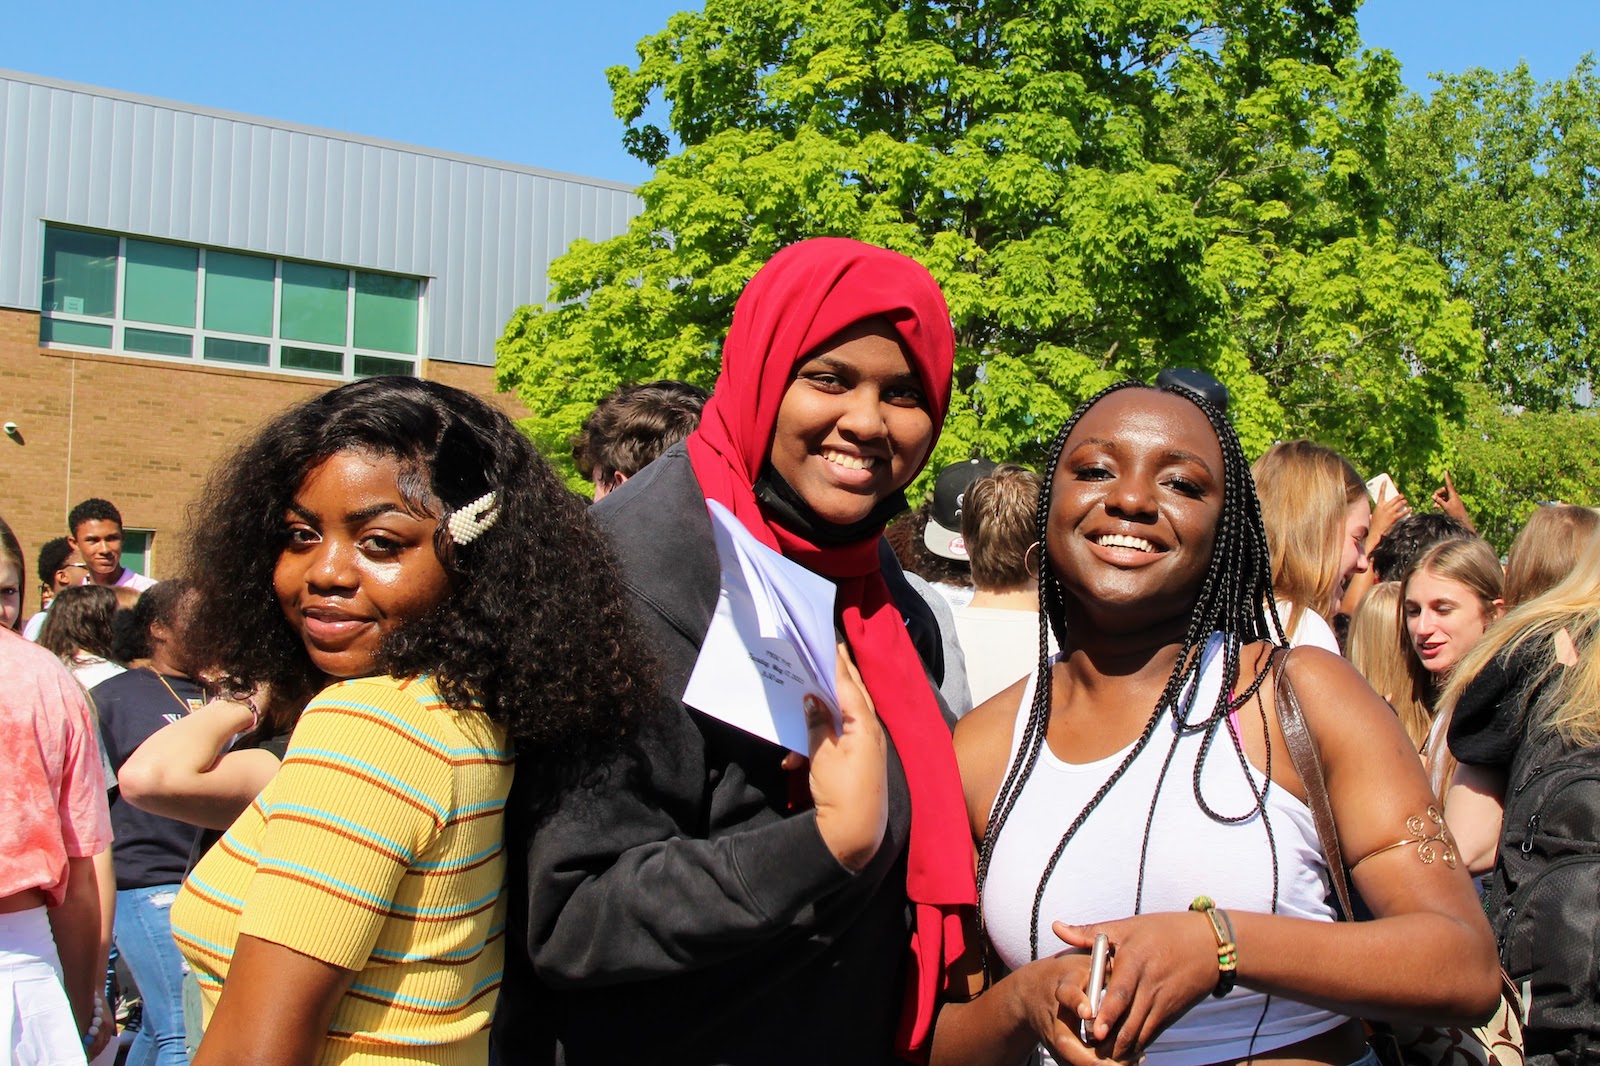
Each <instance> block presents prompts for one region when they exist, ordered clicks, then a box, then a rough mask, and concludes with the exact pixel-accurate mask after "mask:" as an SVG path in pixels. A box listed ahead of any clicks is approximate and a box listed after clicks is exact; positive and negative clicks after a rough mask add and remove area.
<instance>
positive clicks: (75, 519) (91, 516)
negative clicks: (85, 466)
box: [67, 496, 122, 537]
mask: <svg viewBox="0 0 1600 1066" xmlns="http://www.w3.org/2000/svg"><path fill="white" fill-rule="evenodd" d="M85 522H115V523H116V524H117V525H118V526H119V527H120V526H121V525H122V512H121V511H119V510H117V505H116V504H114V503H112V502H111V501H110V500H102V499H101V498H100V497H98V496H91V497H90V498H89V499H87V500H84V501H83V502H82V503H80V504H78V505H77V506H76V507H74V508H73V509H72V510H71V511H69V512H68V513H67V532H68V533H70V534H72V535H73V536H74V537H76V536H77V535H78V527H79V526H81V525H83V524H84V523H85Z"/></svg>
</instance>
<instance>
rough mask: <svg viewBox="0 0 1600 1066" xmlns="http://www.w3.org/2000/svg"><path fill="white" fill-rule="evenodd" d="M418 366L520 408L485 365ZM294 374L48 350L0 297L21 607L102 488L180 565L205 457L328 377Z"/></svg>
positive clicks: (161, 558) (35, 319)
mask: <svg viewBox="0 0 1600 1066" xmlns="http://www.w3.org/2000/svg"><path fill="white" fill-rule="evenodd" d="M423 373H424V375H425V376H427V377H430V378H435V379H437V380H440V381H443V382H445V383H447V384H450V385H454V386H456V387H457V388H462V389H466V390H468V391H470V392H474V393H477V394H478V395H480V396H483V397H484V398H485V399H488V400H490V401H491V402H493V403H495V405H496V406H498V407H500V408H501V409H502V410H505V411H506V413H507V414H510V415H512V416H513V417H516V418H521V417H526V415H527V411H526V410H525V409H524V408H523V407H522V406H521V404H519V403H517V401H516V400H515V398H514V397H511V396H507V395H504V394H496V393H494V392H493V389H494V371H493V369H492V368H490V367H476V366H465V365H460V364H455V363H441V362H435V361H431V360H430V361H428V362H427V363H425V365H424V368H423ZM332 387H333V385H332V384H324V383H322V382H319V381H315V380H309V379H305V378H298V377H292V376H289V375H275V374H262V373H254V372H250V371H243V370H230V369H225V368H222V367H214V366H200V365H194V366H189V365H178V364H173V363H163V362H158V361H154V360H142V359H132V358H125V357H123V356H113V355H93V354H79V353H71V352H62V351H59V350H55V349H51V350H48V351H46V350H43V349H41V348H40V347H39V316H38V314H37V313H34V312H29V311H14V310H8V309H3V308H0V422H15V423H16V424H17V428H18V433H17V437H15V438H10V437H0V517H4V518H5V520H6V521H7V522H8V523H9V524H10V525H11V528H12V529H13V530H15V531H16V534H17V536H18V538H19V539H20V540H21V541H22V549H23V554H24V555H25V556H26V559H25V560H24V561H25V562H26V564H27V570H28V572H27V574H26V575H24V587H25V588H26V589H27V595H26V596H25V597H24V601H23V611H24V616H26V615H29V614H32V613H33V612H34V611H36V610H38V606H39V598H38V590H37V588H36V585H37V578H36V577H35V576H34V573H33V569H34V563H35V561H36V559H37V556H38V552H39V547H40V545H41V544H43V543H44V542H45V541H46V540H49V539H50V538H51V537H58V536H63V535H65V534H66V532H67V530H66V517H67V511H68V509H70V508H71V506H72V505H73V504H74V503H77V502H78V501H80V500H83V499H86V498H88V497H90V496H101V497H104V498H106V499H108V500H110V501H111V502H113V503H115V504H116V505H117V507H118V509H119V510H121V512H122V519H123V522H124V523H125V524H126V525H128V526H130V527H133V528H138V529H153V530H155V531H156V532H155V537H154V539H153V542H152V545H151V567H150V569H151V571H152V574H153V576H155V577H162V576H166V575H171V574H173V573H175V572H177V570H178V569H179V568H180V567H181V566H182V550H183V532H184V529H185V520H186V515H187V511H188V508H189V506H190V504H191V503H192V502H193V500H194V499H195V498H196V496H197V495H198V494H199V492H200V489H201V487H202V486H203V484H204V482H205V478H206V475H207V473H208V472H209V471H210V470H211V468H212V466H214V465H215V464H216V462H217V461H218V460H219V459H221V458H222V457H223V456H224V455H226V454H227V453H228V452H229V451H230V450H231V449H232V448H233V447H234V446H236V445H237V444H238V443H239V442H240V441H241V440H242V439H243V438H244V436H245V435H247V434H248V433H249V432H250V431H251V430H252V429H254V428H255V427H256V426H258V425H260V424H261V423H262V422H263V421H265V420H266V419H267V418H269V417H270V416H272V415H274V414H276V413H278V412H279V411H281V410H283V409H284V408H285V407H287V406H289V405H291V404H294V403H298V402H300V401H302V400H306V399H309V398H310V397H312V396H315V395H317V394H318V393H321V392H325V391H326V390H327V389H329V388H332Z"/></svg>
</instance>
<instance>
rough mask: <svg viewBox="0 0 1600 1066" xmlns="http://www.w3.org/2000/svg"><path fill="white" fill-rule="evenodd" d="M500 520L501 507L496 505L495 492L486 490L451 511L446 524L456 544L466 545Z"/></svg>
mask: <svg viewBox="0 0 1600 1066" xmlns="http://www.w3.org/2000/svg"><path fill="white" fill-rule="evenodd" d="M499 520H500V509H499V508H498V507H497V506H495V498H494V493H493V492H486V493H484V494H483V495H482V496H479V497H478V498H477V499H476V500H473V501H472V502H471V503H469V504H467V505H466V506H464V507H458V508H456V509H455V511H453V512H451V515H450V517H449V519H448V520H446V522H445V525H446V527H447V528H448V529H449V530H450V539H451V540H453V541H455V542H456V544H458V545H461V546H466V545H468V544H471V543H472V542H473V541H475V540H477V539H478V537H479V536H481V535H482V534H483V532H484V531H485V530H487V529H488V528H489V527H491V526H493V525H494V524H495V523H496V522H497V521H499Z"/></svg>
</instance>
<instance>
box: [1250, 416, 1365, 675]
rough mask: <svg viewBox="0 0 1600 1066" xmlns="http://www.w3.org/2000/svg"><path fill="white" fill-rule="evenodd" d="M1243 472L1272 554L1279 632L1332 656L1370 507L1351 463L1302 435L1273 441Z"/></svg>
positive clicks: (1361, 562)
mask: <svg viewBox="0 0 1600 1066" xmlns="http://www.w3.org/2000/svg"><path fill="white" fill-rule="evenodd" d="M1250 473H1251V475H1252V476H1253V477H1254V479H1255V484H1256V494H1257V495H1258V496H1259V497H1260V499H1261V520H1262V523H1263V525H1264V526H1265V527H1266V531H1267V551H1268V553H1269V554H1270V556H1271V558H1272V595H1273V598H1274V599H1276V600H1277V606H1278V617H1279V618H1280V619H1282V621H1283V625H1284V629H1285V634H1284V635H1285V637H1286V639H1287V640H1288V642H1289V643H1290V644H1292V645H1301V644H1311V645H1314V646H1316V647H1319V648H1325V649H1327V650H1328V651H1331V652H1334V653H1335V654H1337V653H1338V652H1339V642H1338V640H1337V639H1336V638H1335V637H1334V633H1333V627H1332V622H1333V616H1334V613H1335V612H1336V611H1337V609H1338V604H1339V601H1340V599H1341V598H1342V597H1343V596H1344V591H1345V589H1346V587H1348V586H1349V584H1350V579H1351V578H1352V577H1354V576H1355V575H1356V574H1360V573H1365V572H1366V570H1367V567H1368V562H1367V531H1368V528H1369V526H1370V524H1371V522H1372V504H1371V503H1370V502H1369V500H1368V498H1367V486H1366V483H1365V482H1363V481H1362V480H1361V475H1360V474H1358V473H1356V470H1355V467H1353V466H1351V465H1350V463H1349V462H1348V461H1347V460H1346V459H1345V458H1344V456H1342V455H1340V454H1339V453H1338V452H1336V451H1334V450H1333V449H1331V448H1324V447H1323V446H1322V445H1320V444H1313V443H1312V442H1311V441H1308V440H1294V441H1286V442H1284V443H1282V444H1274V445H1273V446H1272V447H1271V448H1269V449H1267V452H1266V454H1265V455H1263V456H1262V457H1261V458H1259V459H1257V460H1256V461H1255V464H1254V465H1253V466H1251V468H1250Z"/></svg>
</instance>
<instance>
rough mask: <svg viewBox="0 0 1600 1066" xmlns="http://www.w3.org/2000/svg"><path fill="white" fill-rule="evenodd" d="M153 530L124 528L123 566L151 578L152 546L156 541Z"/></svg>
mask: <svg viewBox="0 0 1600 1066" xmlns="http://www.w3.org/2000/svg"><path fill="white" fill-rule="evenodd" d="M155 536H156V531H155V530H153V529H129V528H128V527H127V526H123V527H122V565H123V566H125V567H127V568H128V569H129V570H132V571H133V572H134V573H136V574H143V575H144V576H146V577H149V576H150V545H151V542H152V541H154V540H155Z"/></svg>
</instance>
